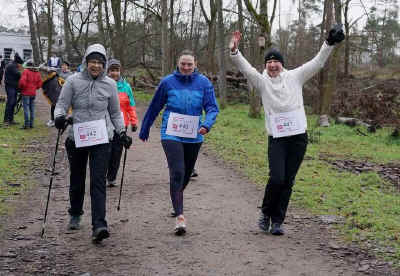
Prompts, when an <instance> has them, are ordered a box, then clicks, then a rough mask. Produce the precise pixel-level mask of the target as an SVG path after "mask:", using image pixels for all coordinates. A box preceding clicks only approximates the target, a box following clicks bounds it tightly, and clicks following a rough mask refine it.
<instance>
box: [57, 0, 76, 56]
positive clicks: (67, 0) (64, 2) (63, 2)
mask: <svg viewBox="0 0 400 276" xmlns="http://www.w3.org/2000/svg"><path fill="white" fill-rule="evenodd" d="M56 1H57V3H58V4H59V5H60V6H61V7H62V10H63V24H64V26H63V27H64V28H63V29H64V42H65V52H66V54H67V59H68V60H72V47H71V36H70V24H69V17H70V14H69V11H70V9H71V6H72V2H73V0H56Z"/></svg>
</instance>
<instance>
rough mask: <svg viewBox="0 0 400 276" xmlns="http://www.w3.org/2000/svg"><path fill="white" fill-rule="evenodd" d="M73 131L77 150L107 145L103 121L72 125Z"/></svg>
mask: <svg viewBox="0 0 400 276" xmlns="http://www.w3.org/2000/svg"><path fill="white" fill-rule="evenodd" d="M73 130H74V138H75V146H76V147H77V148H82V147H89V146H94V145H99V144H105V143H108V133H107V127H106V121H105V120H104V119H102V120H96V121H90V122H85V123H77V124H74V125H73Z"/></svg>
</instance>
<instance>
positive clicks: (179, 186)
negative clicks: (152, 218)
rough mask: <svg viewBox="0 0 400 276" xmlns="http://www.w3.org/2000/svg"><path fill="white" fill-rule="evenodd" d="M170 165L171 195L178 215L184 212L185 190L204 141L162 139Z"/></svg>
mask: <svg viewBox="0 0 400 276" xmlns="http://www.w3.org/2000/svg"><path fill="white" fill-rule="evenodd" d="M161 144H162V146H163V149H164V152H165V155H166V157H167V161H168V167H169V181H170V195H171V201H172V206H173V207H174V211H175V214H176V215H177V216H179V215H181V214H183V191H184V190H185V188H186V186H187V184H188V183H189V180H190V175H191V174H192V171H193V168H194V165H195V164H196V160H197V156H198V154H199V150H200V147H201V144H202V143H182V142H178V141H174V140H162V141H161Z"/></svg>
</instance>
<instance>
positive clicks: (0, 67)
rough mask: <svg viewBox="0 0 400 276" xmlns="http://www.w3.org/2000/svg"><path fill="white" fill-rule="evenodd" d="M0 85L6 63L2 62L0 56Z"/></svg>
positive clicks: (2, 59)
mask: <svg viewBox="0 0 400 276" xmlns="http://www.w3.org/2000/svg"><path fill="white" fill-rule="evenodd" d="M0 59H1V62H0V85H1V84H2V83H3V75H4V69H5V67H6V61H5V60H4V58H3V56H1V55H0Z"/></svg>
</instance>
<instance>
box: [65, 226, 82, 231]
mask: <svg viewBox="0 0 400 276" xmlns="http://www.w3.org/2000/svg"><path fill="white" fill-rule="evenodd" d="M80 228H81V227H80V226H68V228H67V229H68V230H79V229H80Z"/></svg>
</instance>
